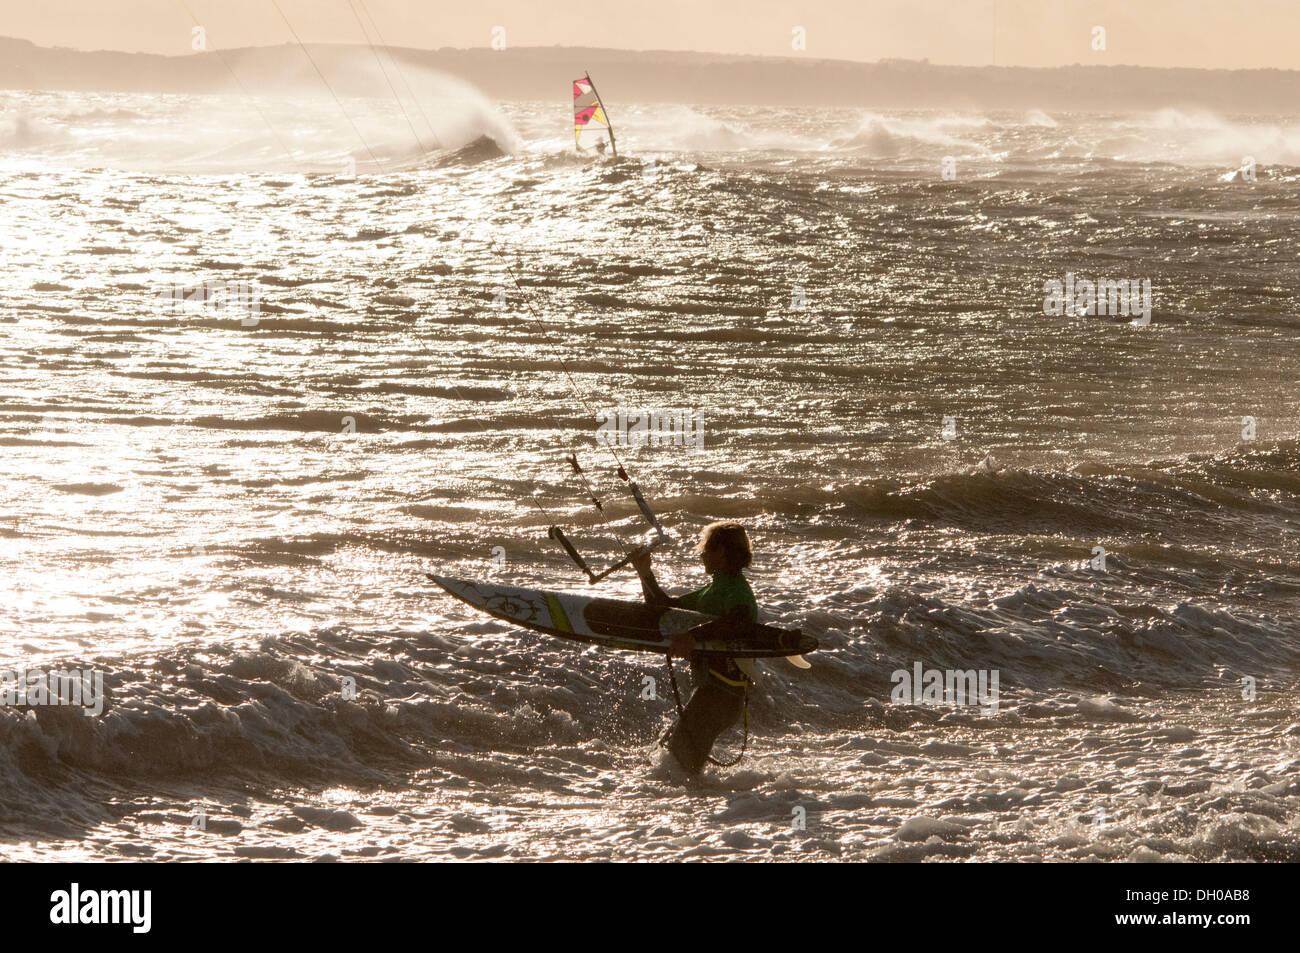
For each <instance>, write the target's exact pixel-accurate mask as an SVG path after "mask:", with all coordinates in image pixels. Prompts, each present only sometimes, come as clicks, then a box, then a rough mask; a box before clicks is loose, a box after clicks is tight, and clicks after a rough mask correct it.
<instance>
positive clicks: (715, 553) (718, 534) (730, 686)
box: [632, 522, 758, 774]
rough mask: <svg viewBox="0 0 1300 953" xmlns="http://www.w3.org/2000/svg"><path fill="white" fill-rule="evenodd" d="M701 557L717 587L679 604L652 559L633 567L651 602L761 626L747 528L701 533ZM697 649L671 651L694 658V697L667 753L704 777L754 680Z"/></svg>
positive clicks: (720, 527)
mask: <svg viewBox="0 0 1300 953" xmlns="http://www.w3.org/2000/svg"><path fill="white" fill-rule="evenodd" d="M695 555H697V556H699V557H700V561H701V562H702V563H703V564H704V571H705V572H707V573H708V574H709V575H710V576H712V577H713V578H712V581H711V582H710V583H709V584H708V585H707V586H705V587H704V588H702V589H697V590H695V591H694V592H688V593H686V594H685V595H683V596H677V597H676V598H674V597H672V596H670V595H668V593H666V592H664V591H663V589H662V588H660V586H659V583H658V581H656V579H655V577H654V572H653V571H652V570H651V569H650V553H649V552H648V551H647V552H642V553H639V554H637V555H636V556H635V557H634V558H633V561H632V565H633V566H634V567H636V571H637V574H638V575H639V576H640V577H641V589H642V591H643V592H644V593H645V599H646V602H647V603H649V604H650V605H669V606H678V607H680V608H683V609H694V610H695V611H697V612H704V613H707V614H709V615H716V616H723V617H728V618H734V619H738V620H743V621H747V622H757V621H758V604H757V603H756V602H755V601H754V591H753V590H752V589H750V587H749V582H748V580H746V579H745V576H744V570H745V569H746V568H748V567H749V564H750V562H751V561H752V559H753V553H752V551H751V550H750V546H749V536H748V535H747V534H746V533H745V527H743V526H741V525H740V524H739V523H725V522H724V523H711V524H710V525H708V526H706V527H704V529H703V530H702V531H701V533H700V541H699V543H698V544H697V545H696V547H695ZM694 648H695V639H694V638H693V637H692V636H691V635H690V634H689V633H684V634H683V635H681V636H678V637H677V638H676V639H674V640H673V644H672V648H671V649H670V650H669V655H672V656H676V657H678V658H687V657H690V659H691V677H692V682H693V684H694V691H693V692H692V693H691V698H690V701H689V702H687V704H686V709H685V711H684V712H683V713H682V717H681V718H680V719H679V720H678V722H677V725H676V726H675V727H674V728H673V730H672V733H671V734H670V735H669V737H668V741H667V748H668V750H669V751H670V752H671V753H672V755H673V757H675V758H676V759H677V761H678V763H679V764H681V766H682V767H683V768H685V769H686V770H687V771H688V772H690V773H691V774H698V773H699V772H700V770H701V769H702V768H703V767H704V764H705V762H706V761H707V760H708V758H709V752H710V751H712V750H713V743H714V742H715V741H716V740H717V738H718V736H719V735H720V734H722V733H723V732H724V731H726V730H727V729H728V728H730V727H731V726H732V725H734V724H735V723H736V720H737V719H738V718H740V715H741V712H742V711H743V710H744V707H745V693H746V692H747V690H748V687H749V684H750V679H749V676H748V675H746V674H745V672H743V671H742V670H741V669H740V667H739V666H738V665H737V664H736V660H735V659H732V658H727V657H718V656H711V657H705V656H703V655H699V654H692V653H693V651H694ZM751 671H752V669H751Z"/></svg>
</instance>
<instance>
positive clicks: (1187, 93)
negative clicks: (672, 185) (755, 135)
mask: <svg viewBox="0 0 1300 953" xmlns="http://www.w3.org/2000/svg"><path fill="white" fill-rule="evenodd" d="M309 46H310V49H311V51H312V55H313V57H315V58H317V59H318V61H319V62H320V63H321V65H322V68H323V69H324V70H325V71H326V74H327V75H329V76H330V78H331V82H333V83H335V84H336V86H337V88H338V90H339V91H340V92H341V93H343V94H345V95H375V96H385V95H389V93H388V92H387V90H386V89H380V88H378V87H376V86H374V84H373V82H372V79H373V77H368V76H357V75H355V73H356V71H355V70H350V69H348V67H347V65H346V64H348V63H350V62H357V60H356V59H355V58H356V57H357V56H358V55H363V56H364V57H365V58H366V59H367V60H368V61H370V62H373V54H372V52H371V51H370V50H369V49H368V48H367V47H364V46H354V45H334V44H320V45H317V44H310V45H309ZM393 53H394V55H395V56H396V57H397V58H398V59H399V61H401V62H402V63H403V65H404V66H405V65H407V64H409V65H410V66H421V67H426V68H428V69H433V70H438V71H440V72H443V73H447V74H450V75H452V76H455V77H458V78H460V79H462V80H464V81H466V82H468V83H471V84H473V85H474V86H475V87H477V88H478V89H480V90H481V91H482V92H483V93H484V94H486V95H488V96H491V97H494V98H497V99H506V100H512V99H513V100H533V99H538V98H539V97H540V96H541V94H542V92H543V91H544V90H550V89H558V90H561V91H562V92H560V93H557V94H556V95H557V97H558V98H563V96H564V95H566V94H567V89H566V84H567V83H568V81H569V80H571V79H572V78H573V77H574V76H575V75H580V74H581V73H582V72H584V71H591V73H592V74H593V75H595V76H598V77H599V78H600V84H601V92H602V94H603V95H604V96H605V97H606V98H607V99H608V100H611V101H617V100H621V101H624V102H681V103H692V104H705V105H723V104H731V105H746V104H752V105H773V106H796V107H798V106H802V107H805V108H810V109H818V108H826V107H832V106H861V107H884V108H894V109H906V108H929V107H944V108H977V109H1032V108H1038V109H1057V110H1062V109H1064V110H1106V111H1128V110H1142V109H1154V108H1162V107H1174V108H1205V109H1213V110H1216V111H1220V112H1231V113H1243V114H1251V113H1260V114H1291V113H1297V112H1300V71H1297V70H1278V69H1259V70H1202V69H1167V68H1147V67H1138V66H1082V65H1075V66H1063V67H1053V68H1031V67H988V66H939V65H934V64H931V63H927V62H923V61H922V62H918V61H912V60H885V61H882V62H878V63H856V62H850V61H846V60H823V59H812V58H809V59H802V58H797V57H758V56H731V55H722V54H711V53H682V52H668V51H628V50H614V49H591V48H582V47H526V48H518V49H508V50H505V51H501V52H496V51H492V50H488V49H441V50H413V49H405V48H400V47H394V48H393ZM223 58H224V62H223ZM227 63H228V64H229V65H230V67H231V68H233V69H234V70H235V72H236V73H237V74H238V75H239V77H240V80H241V82H243V83H244V84H245V85H247V86H249V87H250V88H256V89H262V90H265V89H277V88H284V87H285V86H286V85H289V86H294V85H296V84H299V83H302V84H304V88H307V84H309V83H310V82H311V81H312V80H314V77H313V76H312V75H311V72H310V71H311V67H310V64H308V63H307V62H306V58H305V57H304V56H303V53H302V50H301V49H299V48H298V47H297V46H294V45H283V46H269V47H266V46H264V47H244V48H238V49H231V50H224V51H222V52H221V55H220V56H218V55H217V54H216V53H214V52H210V51H209V52H203V53H192V54H187V55H178V56H160V55H157V54H150V53H119V52H110V51H99V52H82V51H77V50H69V49H63V48H57V47H56V48H50V47H41V46H36V45H35V44H33V43H31V42H29V41H27V40H18V39H12V38H5V37H0V88H4V89H48V90H87V91H90V90H102V91H124V92H160V93H215V92H227V91H230V90H231V88H232V86H233V85H234V84H233V82H232V80H231V78H230V72H229V71H228V70H227V66H226V64H227ZM376 73H377V71H376Z"/></svg>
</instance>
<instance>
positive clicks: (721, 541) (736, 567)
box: [695, 522, 754, 572]
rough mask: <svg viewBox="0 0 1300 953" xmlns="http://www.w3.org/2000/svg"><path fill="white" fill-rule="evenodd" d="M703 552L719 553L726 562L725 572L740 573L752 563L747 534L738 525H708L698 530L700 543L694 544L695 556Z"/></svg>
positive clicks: (725, 523)
mask: <svg viewBox="0 0 1300 953" xmlns="http://www.w3.org/2000/svg"><path fill="white" fill-rule="evenodd" d="M705 550H708V551H709V552H717V553H721V554H722V556H723V558H724V559H725V560H726V567H727V572H740V571H741V570H742V569H747V568H748V567H749V564H750V563H751V562H753V561H754V554H753V552H752V551H751V550H750V548H749V534H747V533H746V532H745V527H743V526H741V525H740V524H739V523H727V522H721V523H710V524H709V525H708V526H706V527H704V529H702V530H700V541H699V542H698V543H696V544H695V555H696V556H702V555H704V552H705Z"/></svg>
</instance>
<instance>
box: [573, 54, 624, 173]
mask: <svg viewBox="0 0 1300 953" xmlns="http://www.w3.org/2000/svg"><path fill="white" fill-rule="evenodd" d="M592 122H594V123H596V124H598V125H601V126H604V127H605V129H606V130H607V131H608V132H609V146H610V149H611V150H612V151H613V153H614V157H615V158H618V145H617V143H615V141H614V126H613V124H612V123H611V122H610V121H609V114H608V113H606V112H605V104H604V103H603V102H601V101H600V93H598V92H596V84H595V83H593V82H592V81H591V74H590V73H584V74H583V78H582V79H575V80H574V81H573V144H574V145H575V146H578V147H579V148H581V147H580V146H579V139H580V138H581V136H582V130H583V129H585V128H586V127H587V124H588V123H592Z"/></svg>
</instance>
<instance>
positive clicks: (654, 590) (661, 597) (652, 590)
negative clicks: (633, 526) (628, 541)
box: [632, 550, 677, 606]
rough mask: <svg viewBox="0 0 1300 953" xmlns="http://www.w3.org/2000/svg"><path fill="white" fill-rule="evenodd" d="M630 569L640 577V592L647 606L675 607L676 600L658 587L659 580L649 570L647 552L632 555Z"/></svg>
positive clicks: (648, 553)
mask: <svg viewBox="0 0 1300 953" xmlns="http://www.w3.org/2000/svg"><path fill="white" fill-rule="evenodd" d="M632 567H633V568H634V569H635V570H636V574H637V575H638V576H640V577H641V592H642V593H644V594H645V601H646V602H647V603H648V604H649V605H652V606H675V605H677V600H676V599H674V598H673V597H672V596H670V595H668V593H666V592H664V590H663V588H662V587H661V586H660V585H659V580H657V579H655V574H654V571H653V570H652V569H651V568H650V551H649V550H642V551H641V552H638V553H637V554H636V555H634V556H633V557H632Z"/></svg>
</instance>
